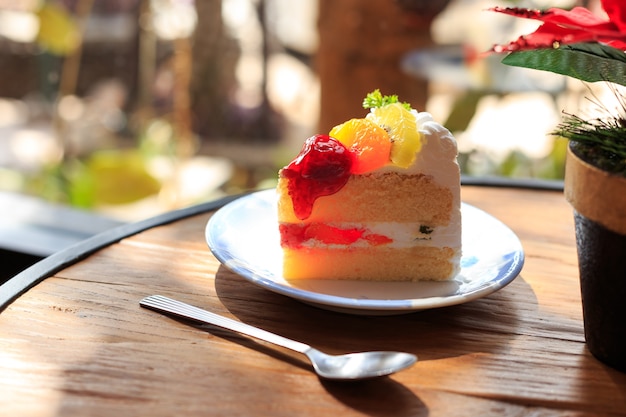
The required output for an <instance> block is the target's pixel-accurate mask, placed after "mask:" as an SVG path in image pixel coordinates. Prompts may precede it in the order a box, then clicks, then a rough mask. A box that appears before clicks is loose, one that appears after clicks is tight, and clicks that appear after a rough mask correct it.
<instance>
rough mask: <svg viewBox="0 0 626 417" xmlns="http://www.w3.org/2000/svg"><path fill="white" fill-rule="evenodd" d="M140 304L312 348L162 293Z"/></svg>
mask: <svg viewBox="0 0 626 417" xmlns="http://www.w3.org/2000/svg"><path fill="white" fill-rule="evenodd" d="M139 305H140V306H142V307H144V308H148V309H150V310H154V311H158V312H160V313H169V314H172V315H174V316H177V317H182V318H185V319H191V320H195V321H198V322H201V323H208V324H213V325H215V326H219V327H222V328H224V329H228V330H232V331H234V332H237V333H242V334H245V335H248V336H251V337H254V338H256V339H260V340H264V341H266V342H270V343H273V344H275V345H278V346H282V347H284V348H287V349H291V350H293V351H296V352H299V353H306V352H307V351H309V350H311V347H310V346H309V345H307V344H304V343H301V342H297V341H295V340H291V339H287V338H286V337H283V336H279V335H277V334H274V333H270V332H268V331H266V330H263V329H259V328H258V327H254V326H250V325H248V324H245V323H242V322H240V321H235V320H232V319H229V318H227V317H224V316H220V315H219V314H215V313H211V312H210V311H206V310H203V309H201V308H198V307H194V306H192V305H189V304H186V303H183V302H181V301H176V300H173V299H171V298H167V297H164V296H162V295H151V296H149V297H146V298H144V299H143V300H141V301H140V302H139Z"/></svg>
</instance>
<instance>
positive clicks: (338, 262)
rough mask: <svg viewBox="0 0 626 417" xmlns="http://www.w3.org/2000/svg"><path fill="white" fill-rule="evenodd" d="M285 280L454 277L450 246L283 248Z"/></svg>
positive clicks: (410, 279)
mask: <svg viewBox="0 0 626 417" xmlns="http://www.w3.org/2000/svg"><path fill="white" fill-rule="evenodd" d="M283 253H284V259H283V276H284V278H285V279H288V280H289V279H352V280H368V281H422V280H433V281H443V280H448V279H451V278H453V277H454V275H455V274H456V272H457V270H456V268H457V265H458V262H456V263H452V261H451V260H452V259H454V258H455V251H454V250H453V249H451V248H434V247H411V248H404V249H391V248H383V247H370V248H359V249H358V250H354V249H350V248H347V249H330V248H306V247H300V248H298V249H297V250H296V249H289V248H283Z"/></svg>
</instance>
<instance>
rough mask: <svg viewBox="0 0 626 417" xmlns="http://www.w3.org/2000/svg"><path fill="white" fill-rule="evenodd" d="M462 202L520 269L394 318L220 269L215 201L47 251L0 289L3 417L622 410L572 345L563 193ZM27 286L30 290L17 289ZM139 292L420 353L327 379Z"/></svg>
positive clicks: (570, 257) (576, 309)
mask: <svg viewBox="0 0 626 417" xmlns="http://www.w3.org/2000/svg"><path fill="white" fill-rule="evenodd" d="M462 195H463V200H464V201H465V202H468V203H470V204H473V205H475V206H477V207H479V208H482V209H484V210H485V211H487V212H489V213H490V214H492V215H494V216H495V217H497V218H499V219H500V220H502V221H503V222H505V223H506V224H507V225H509V226H510V227H511V228H512V229H513V230H514V231H515V232H516V233H517V234H518V236H519V237H520V239H521V241H522V243H523V245H524V248H525V252H526V262H525V266H524V269H523V271H522V273H521V275H520V276H519V277H518V278H517V279H516V280H515V281H513V282H512V283H511V284H510V285H509V286H507V287H505V288H504V289H502V290H501V291H499V292H496V293H494V294H491V295H490V296H487V297H485V298H482V299H479V300H476V301H473V302H469V303H466V304H463V305H458V306H454V307H447V308H440V309H433V310H427V311H422V312H417V313H411V314H406V315H398V316H382V317H381V316H378V317H366V316H353V315H347V314H341V313H334V312H330V311H325V310H322V309H318V308H315V307H311V306H308V305H305V304H302V303H300V302H298V301H295V300H292V299H290V298H287V297H284V296H282V295H278V294H274V293H272V292H269V291H266V290H265V289H263V288H259V287H257V286H255V285H252V284H250V283H248V282H247V281H245V280H244V279H242V278H240V277H239V276H237V275H235V274H233V273H231V272H229V271H228V270H226V269H225V268H224V267H222V266H220V264H219V262H218V261H217V260H216V259H215V258H214V257H212V255H211V254H210V252H209V250H208V249H207V246H206V244H205V240H204V227H205V224H206V222H207V220H208V219H209V218H210V217H211V214H212V213H213V210H214V209H215V208H216V207H217V206H218V205H219V204H221V203H222V202H218V203H216V204H206V205H204V206H197V207H194V208H191V209H186V210H182V211H180V212H175V213H170V214H168V215H165V216H162V217H160V218H156V219H151V220H148V221H146V222H143V223H140V224H135V225H128V226H123V227H122V228H119V229H115V230H113V231H111V233H108V234H107V233H105V234H104V235H98V236H96V237H95V238H92V239H91V240H88V241H86V242H85V243H83V244H82V245H80V246H78V247H74V248H73V252H72V250H66V251H64V252H63V253H59V254H57V255H53V256H52V257H50V258H46V259H45V260H44V261H42V262H40V263H39V264H37V265H35V266H33V267H32V268H31V269H29V270H27V271H25V272H23V273H22V274H20V275H18V276H16V277H15V278H14V279H13V280H11V281H9V284H10V285H9V286H3V287H0V290H1V291H0V296H1V297H0V302H2V303H3V305H2V306H3V307H2V308H3V310H0V311H2V312H1V314H0V415H2V416H126V415H149V416H158V415H163V416H173V415H220V416H222V415H223V416H250V415H266V416H269V415H271V416H360V415H369V416H387V415H389V416H490V415H494V416H510V415H529V414H532V415H559V416H560V415H563V416H565V415H567V416H579V415H615V416H617V415H621V416H626V374H623V373H620V372H617V371H615V370H613V369H611V368H608V367H606V366H604V365H603V364H601V363H600V362H598V361H596V360H595V359H594V358H593V357H592V356H591V355H590V354H589V352H588V351H587V349H586V347H585V344H584V339H583V326H582V318H581V317H582V314H581V303H580V295H579V286H578V278H577V275H578V271H577V260H576V253H575V246H574V230H573V229H574V227H573V221H572V213H571V209H570V207H569V206H568V204H567V203H566V202H565V200H564V198H563V196H562V193H561V192H558V191H546V190H536V189H535V190H533V189H520V188H506V187H477V186H464V188H463V192H462ZM120 239H121V240H120ZM117 240H119V242H116V241H117ZM77 257H78V259H76V258H77ZM43 278H45V279H43ZM30 281H39V283H38V284H36V285H34V286H32V288H30V289H29V290H28V291H23V290H22V289H20V287H28V286H29V285H31V284H29V282H30ZM20 293H22V294H21V295H20V296H19V297H18V298H16V299H15V300H14V301H12V302H9V301H10V300H12V299H13V298H15V296H17V295H19V294H20ZM150 294H162V295H166V296H170V297H173V298H176V299H180V300H183V301H186V302H189V303H191V304H195V305H197V306H200V307H204V308H207V309H210V310H212V311H214V312H217V313H220V314H224V315H226V316H229V317H233V318H235V319H236V320H240V321H243V322H246V323H249V324H252V325H255V326H258V327H262V328H264V329H267V330H269V331H272V332H275V333H279V334H282V335H285V336H288V337H291V338H294V339H298V340H301V341H304V342H306V343H309V344H311V345H313V346H315V347H317V348H320V349H322V350H327V351H329V352H336V353H340V352H347V351H354V350H369V349H390V350H391V349H393V350H404V351H407V352H412V353H415V354H417V355H418V356H419V358H420V361H419V362H418V363H417V364H416V365H415V366H413V367H412V368H410V369H409V370H406V371H403V372H400V373H398V374H395V375H393V376H391V377H386V378H381V379H376V380H369V381H366V382H359V383H331V382H327V381H323V380H320V379H318V378H317V377H316V376H315V375H314V374H313V372H312V371H311V368H310V366H309V365H308V363H307V362H306V361H305V360H304V359H303V358H301V357H299V356H297V355H296V354H290V353H288V352H286V351H283V350H280V349H278V348H274V347H273V346H269V345H266V344H263V343H261V342H257V341H254V340H251V339H248V338H245V337H242V336H237V335H233V334H231V333H228V332H226V331H222V330H217V329H214V328H211V327H192V326H189V325H188V324H185V323H183V322H180V321H176V320H174V319H171V318H168V317H166V316H163V315H160V314H157V313H155V312H152V311H149V310H145V309H142V308H140V307H139V305H138V302H139V300H140V299H141V298H142V297H144V296H146V295H150Z"/></svg>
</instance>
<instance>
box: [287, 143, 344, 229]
mask: <svg viewBox="0 0 626 417" xmlns="http://www.w3.org/2000/svg"><path fill="white" fill-rule="evenodd" d="M355 158H356V157H355V155H354V153H353V152H352V151H350V150H349V149H347V148H346V147H345V146H344V145H343V144H342V143H341V142H339V141H338V140H336V139H334V138H332V137H330V136H328V135H315V136H312V137H310V138H308V139H307V140H306V142H305V143H304V147H303V148H302V150H301V151H300V153H299V154H298V156H297V157H296V159H294V160H293V161H292V162H291V163H290V164H289V165H287V166H286V167H285V168H283V169H282V171H281V175H282V176H283V177H284V178H286V179H287V181H288V182H287V192H288V193H289V196H290V197H291V200H292V202H293V209H294V212H295V214H296V217H298V219H300V220H304V219H306V218H308V217H309V216H310V215H311V211H312V210H313V203H314V202H315V200H316V199H317V198H318V197H322V196H325V195H331V194H334V193H336V192H337V191H339V190H340V189H341V188H342V187H343V186H344V185H345V184H346V182H348V178H349V177H350V174H351V173H352V166H353V165H354V161H355Z"/></svg>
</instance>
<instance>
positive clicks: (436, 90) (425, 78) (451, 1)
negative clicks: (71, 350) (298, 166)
mask: <svg viewBox="0 0 626 417" xmlns="http://www.w3.org/2000/svg"><path fill="white" fill-rule="evenodd" d="M497 5H500V6H520V7H536V8H547V7H563V8H568V7H573V6H575V5H584V6H586V7H589V8H592V9H594V10H596V11H598V12H599V13H600V11H599V8H598V4H597V2H595V1H571V0H570V1H568V0H550V1H548V0H534V1H531V0H525V1H502V0H368V1H362V0H298V1H291V0H202V1H194V0H106V1H105V0H56V1H53V0H49V1H43V0H0V191H3V192H8V193H16V194H19V195H24V196H29V197H33V198H36V199H39V200H42V201H46V202H50V203H54V204H59V205H62V206H67V207H72V208H76V209H80V210H87V211H89V212H91V213H97V214H98V215H102V216H106V218H108V219H112V220H114V221H120V222H126V221H134V220H139V219H142V218H145V217H148V216H152V215H155V214H158V213H161V212H164V211H168V210H172V209H175V208H179V207H184V206H188V205H192V204H196V203H199V202H202V201H207V200H210V199H214V198H217V197H220V196H223V195H227V194H233V193H239V192H242V191H246V190H251V189H257V188H267V187H271V186H272V185H273V184H275V181H276V172H277V170H278V169H279V168H280V167H281V166H283V165H284V164H286V163H287V162H288V161H289V160H290V159H291V158H293V156H295V154H296V153H297V152H298V151H299V149H300V147H301V144H302V142H303V141H304V140H305V139H306V138H307V137H308V136H311V135H313V134H315V133H327V132H328V131H329V130H330V128H332V127H333V126H334V125H335V124H338V123H341V122H343V121H344V120H347V119H349V118H352V117H363V116H364V115H365V111H364V110H363V108H362V107H361V101H362V99H363V97H364V96H365V95H366V94H367V93H368V92H370V91H372V90H374V89H376V88H379V89H381V91H382V92H383V93H384V94H398V95H399V97H400V99H401V100H403V101H408V102H410V103H412V105H413V107H414V108H417V109H419V110H422V111H423V110H425V111H429V112H431V113H432V114H433V116H434V117H435V119H436V120H438V121H439V122H441V123H442V124H444V125H445V126H446V127H448V128H449V129H450V130H451V131H452V132H453V133H454V134H455V136H456V138H457V140H458V143H459V150H460V156H459V161H460V163H461V166H462V171H463V174H465V175H468V176H478V177H484V176H495V177H513V178H540V179H556V180H558V179H561V178H562V176H563V164H564V143H563V142H562V141H560V140H558V139H556V138H553V137H550V136H549V135H548V132H550V131H551V130H552V129H553V128H554V127H555V126H556V124H557V123H558V122H559V119H560V117H561V112H562V111H563V110H566V111H567V110H568V109H569V111H572V112H573V111H577V110H578V109H579V108H580V107H581V106H582V105H584V103H585V100H586V99H585V96H586V95H588V93H589V91H588V87H586V86H584V85H582V84H579V83H574V82H571V81H568V80H567V79H565V78H564V77H561V76H557V75H552V74H548V73H543V72H539V71H533V70H524V69H518V68H512V67H507V66H504V65H502V64H501V63H500V60H501V58H502V57H501V56H488V57H486V58H485V57H482V56H480V54H481V52H483V51H486V50H488V49H489V48H490V47H491V46H492V45H493V44H494V43H504V42H507V41H509V40H513V39H514V38H516V37H517V36H518V35H520V34H523V33H528V32H531V31H532V30H534V28H535V27H537V23H536V22H533V21H524V20H521V19H513V18H510V17H508V16H503V15H499V14H496V13H492V12H489V11H487V9H488V8H489V7H493V6H497ZM6 204H8V203H5V206H4V208H3V210H4V212H5V214H3V217H5V218H6V217H7V216H6V210H7V206H6Z"/></svg>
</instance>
